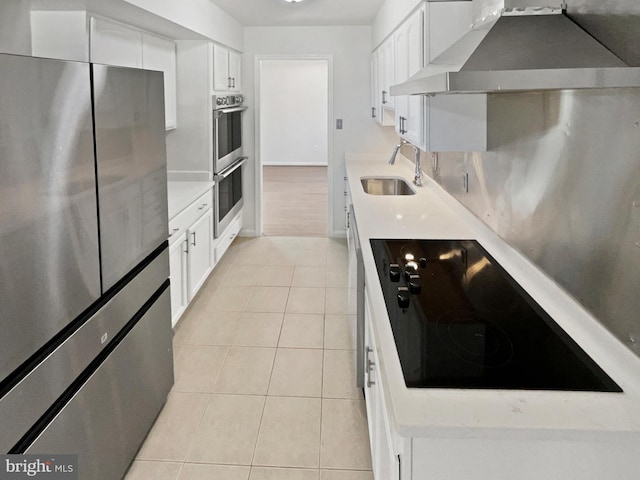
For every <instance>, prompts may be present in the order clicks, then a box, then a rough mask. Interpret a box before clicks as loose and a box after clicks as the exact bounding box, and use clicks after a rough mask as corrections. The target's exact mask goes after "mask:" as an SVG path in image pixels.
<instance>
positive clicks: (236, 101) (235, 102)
mask: <svg viewBox="0 0 640 480" xmlns="http://www.w3.org/2000/svg"><path fill="white" fill-rule="evenodd" d="M243 102H244V97H243V96H242V95H214V96H213V109H214V110H219V109H221V108H233V107H241V106H242V103H243Z"/></svg>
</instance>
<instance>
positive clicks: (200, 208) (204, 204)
mask: <svg viewBox="0 0 640 480" xmlns="http://www.w3.org/2000/svg"><path fill="white" fill-rule="evenodd" d="M207 205H209V204H208V203H203V204H202V205H200V206H199V207H198V210H203V209H204V207H206V206H207Z"/></svg>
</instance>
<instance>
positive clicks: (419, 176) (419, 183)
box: [389, 140, 422, 187]
mask: <svg viewBox="0 0 640 480" xmlns="http://www.w3.org/2000/svg"><path fill="white" fill-rule="evenodd" d="M405 145H409V146H410V147H411V148H413V153H414V157H413V158H414V161H415V165H416V170H415V177H414V179H413V183H414V185H415V186H416V187H421V186H422V169H421V168H420V149H419V148H418V147H416V146H415V145H413V144H411V143H409V142H407V141H406V140H402V141H401V142H400V143H399V144H398V145H396V146H395V148H394V149H393V153H392V154H391V158H390V159H389V165H393V164H394V163H395V162H396V156H397V155H398V152H399V151H400V149H401V148H402V147H404V146H405Z"/></svg>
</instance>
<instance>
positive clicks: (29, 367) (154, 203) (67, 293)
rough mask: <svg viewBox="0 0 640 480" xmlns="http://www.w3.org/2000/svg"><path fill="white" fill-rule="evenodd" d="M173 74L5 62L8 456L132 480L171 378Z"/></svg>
mask: <svg viewBox="0 0 640 480" xmlns="http://www.w3.org/2000/svg"><path fill="white" fill-rule="evenodd" d="M163 102H164V100H163V78H162V74H161V73H159V72H150V71H143V70H136V69H127V68H118V67H108V66H104V65H96V64H87V63H80V62H65V61H59V60H50V59H39V58H33V57H22V56H15V55H6V54H0V432H2V433H1V434H0V451H1V452H3V453H38V454H40V453H42V454H63V453H66V454H77V455H78V462H79V478H82V479H85V478H100V479H109V478H121V477H122V475H123V474H124V472H125V471H126V469H127V467H128V465H129V464H130V462H131V461H132V459H133V457H134V455H135V453H136V451H137V449H138V448H139V446H140V444H141V443H142V441H143V440H144V437H145V436H146V434H147V432H148V430H149V428H150V426H151V424H152V423H153V421H154V419H155V417H156V416H157V414H158V412H159V411H160V409H161V408H162V405H163V404H164V402H165V401H166V397H167V393H168V391H169V389H170V388H171V386H172V384H173V362H172V343H171V339H172V330H171V321H170V294H169V288H168V287H169V281H168V276H169V261H168V251H167V190H166V189H167V183H166V152H165V143H164V138H165V137H164V135H165V132H164V103H163Z"/></svg>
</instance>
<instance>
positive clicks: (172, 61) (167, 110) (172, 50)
mask: <svg viewBox="0 0 640 480" xmlns="http://www.w3.org/2000/svg"><path fill="white" fill-rule="evenodd" d="M142 64H143V68H145V69H148V70H159V71H161V72H163V73H164V114H165V127H166V128H167V130H168V129H170V128H176V125H177V117H176V44H175V43H174V42H172V41H170V40H165V39H164V38H160V37H156V36H155V35H149V34H148V33H143V34H142Z"/></svg>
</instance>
